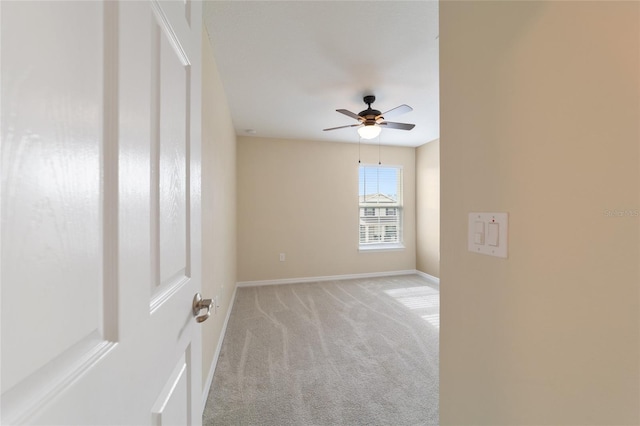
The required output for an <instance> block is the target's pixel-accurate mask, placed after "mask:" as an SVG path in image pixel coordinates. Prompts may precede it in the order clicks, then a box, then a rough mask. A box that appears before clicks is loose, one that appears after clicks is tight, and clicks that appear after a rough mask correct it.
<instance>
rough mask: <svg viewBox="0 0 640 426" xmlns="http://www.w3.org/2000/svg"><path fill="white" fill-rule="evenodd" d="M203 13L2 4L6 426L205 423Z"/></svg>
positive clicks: (176, 8) (181, 0)
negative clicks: (200, 296)
mask: <svg viewBox="0 0 640 426" xmlns="http://www.w3.org/2000/svg"><path fill="white" fill-rule="evenodd" d="M201 13H202V12H201V4H199V2H197V1H193V2H192V1H191V0H177V1H166V2H165V1H160V2H159V1H124V2H113V1H105V2H99V1H82V2H76V1H43V2H32V1H15V2H11V1H2V2H0V19H1V26H0V28H1V48H0V55H1V56H0V60H1V79H2V82H1V89H2V103H1V111H0V114H1V118H2V121H1V129H0V130H1V133H0V134H1V136H2V189H1V191H2V192H1V203H2V217H1V219H2V226H1V243H2V246H1V250H2V252H1V258H2V263H1V268H2V269H1V279H2V282H1V291H2V292H1V303H2V311H1V320H2V325H1V326H2V330H1V333H2V334H1V344H2V345H1V346H2V348H1V370H0V372H1V375H2V376H1V379H2V380H1V387H2V397H1V420H2V424H23V423H26V424H64V425H72V424H77V425H90V424H110V425H120V424H132V425H145V424H158V425H160V424H162V425H167V424H177V425H185V424H199V423H201V413H202V386H201V379H200V377H201V357H200V354H201V347H200V345H201V343H200V330H199V326H198V323H197V322H196V320H195V319H194V314H193V312H192V306H191V305H192V300H193V298H194V295H195V294H196V293H197V292H198V291H199V290H200V282H201V276H200V274H201V259H200V256H201V248H200V40H201V39H200V36H201ZM205 312H206V310H204V311H202V312H200V314H201V315H202V314H204V313H205Z"/></svg>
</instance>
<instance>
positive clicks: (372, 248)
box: [358, 243, 405, 252]
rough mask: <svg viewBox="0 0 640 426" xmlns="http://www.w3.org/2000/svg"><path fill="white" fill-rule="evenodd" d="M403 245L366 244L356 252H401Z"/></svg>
mask: <svg viewBox="0 0 640 426" xmlns="http://www.w3.org/2000/svg"><path fill="white" fill-rule="evenodd" d="M404 248H405V247H404V245H402V244H400V243H382V244H367V245H362V246H359V247H358V250H359V251H361V252H368V251H375V252H379V251H402V250H404Z"/></svg>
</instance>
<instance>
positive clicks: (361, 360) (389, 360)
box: [203, 275, 439, 426]
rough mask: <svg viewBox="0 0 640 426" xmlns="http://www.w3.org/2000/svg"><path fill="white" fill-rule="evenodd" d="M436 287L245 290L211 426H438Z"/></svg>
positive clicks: (211, 404) (370, 284) (215, 387)
mask: <svg viewBox="0 0 640 426" xmlns="http://www.w3.org/2000/svg"><path fill="white" fill-rule="evenodd" d="M438 332H439V291H438V286H437V285H434V284H431V283H429V282H428V281H426V280H425V279H423V278H421V277H419V276H417V275H406V276H396V277H383V278H371V279H357V280H344V281H327V282H317V283H304V284H291V285H275V286H262V287H245V288H239V289H238V291H237V294H236V301H235V304H234V306H233V310H232V313H231V317H230V318H229V323H228V327H227V332H226V336H225V339H224V342H223V345H222V348H221V352H220V357H219V360H218V365H217V367H216V371H215V374H214V378H213V383H212V386H211V392H210V393H209V397H208V400H207V405H206V408H205V412H204V418H203V422H204V424H205V425H274V426H275V425H278V426H282V425H437V424H438V334H439V333H438Z"/></svg>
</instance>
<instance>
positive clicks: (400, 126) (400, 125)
mask: <svg viewBox="0 0 640 426" xmlns="http://www.w3.org/2000/svg"><path fill="white" fill-rule="evenodd" d="M380 125H381V126H387V127H388V128H390V129H400V130H411V129H413V128H414V127H416V125H415V124H409V123H394V122H393V121H383V122H382V123H380Z"/></svg>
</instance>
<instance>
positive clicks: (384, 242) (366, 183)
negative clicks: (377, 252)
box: [358, 166, 402, 248]
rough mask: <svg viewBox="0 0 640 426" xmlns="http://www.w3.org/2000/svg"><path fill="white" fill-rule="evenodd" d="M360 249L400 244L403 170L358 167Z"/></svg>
mask: <svg viewBox="0 0 640 426" xmlns="http://www.w3.org/2000/svg"><path fill="white" fill-rule="evenodd" d="M358 175H359V178H358V180H359V191H358V195H359V204H360V248H375V247H380V248H385V247H398V246H400V245H401V244H402V168H401V167H397V166H360V170H359V173H358Z"/></svg>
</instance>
